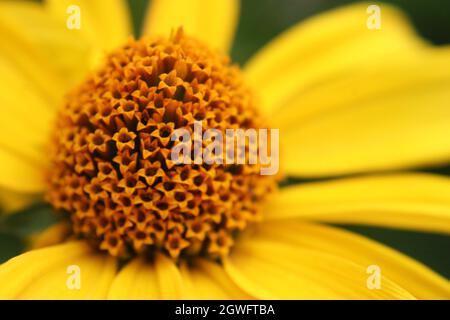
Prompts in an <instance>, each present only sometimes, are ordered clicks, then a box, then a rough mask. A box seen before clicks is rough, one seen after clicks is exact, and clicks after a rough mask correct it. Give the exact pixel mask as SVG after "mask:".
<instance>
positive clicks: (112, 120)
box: [0, 0, 450, 299]
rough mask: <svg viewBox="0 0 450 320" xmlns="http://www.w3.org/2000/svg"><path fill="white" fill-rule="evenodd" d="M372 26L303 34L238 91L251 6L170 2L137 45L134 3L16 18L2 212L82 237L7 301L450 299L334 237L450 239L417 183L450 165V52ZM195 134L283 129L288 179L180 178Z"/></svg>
mask: <svg viewBox="0 0 450 320" xmlns="http://www.w3.org/2000/svg"><path fill="white" fill-rule="evenodd" d="M74 5H75V7H74ZM367 7H368V5H367V4H357V5H352V6H349V7H344V8H341V9H338V10H335V11H333V12H329V13H324V14H322V15H320V16H317V17H313V18H311V19H309V20H307V21H305V22H302V23H300V24H298V25H296V26H294V27H292V28H290V29H289V30H288V31H286V32H284V33H283V34H281V35H280V36H278V37H277V38H276V39H274V40H273V41H271V42H270V43H269V44H267V45H266V46H265V47H264V48H263V49H261V50H260V51H259V52H258V53H257V54H256V55H255V56H254V57H253V58H251V59H250V61H249V62H248V63H247V64H246V65H245V67H244V68H243V70H242V71H241V70H240V69H239V68H238V67H237V66H235V65H233V64H232V63H231V62H230V59H229V58H228V57H227V56H226V55H225V54H226V52H227V51H228V50H229V48H230V45H231V43H232V38H233V33H234V29H235V26H236V24H237V20H238V11H239V10H238V9H239V4H238V2H237V1H234V0H214V1H209V0H192V1H184V0H153V1H152V2H151V5H150V7H149V11H148V14H147V17H146V20H145V24H144V30H143V34H144V37H143V38H142V39H140V40H134V39H132V38H130V35H131V28H130V21H129V19H128V16H127V12H126V5H125V4H124V2H123V1H120V0H98V1H97V0H96V1H92V0H89V1H88V0H77V1H75V0H70V1H69V0H67V1H66V0H48V1H45V2H44V3H43V4H38V3H32V2H17V1H14V2H1V3H0V16H1V19H0V34H1V35H2V40H3V41H1V43H0V46H1V51H0V52H1V55H0V57H1V61H0V68H1V73H0V80H1V87H0V88H1V89H0V90H1V91H2V94H1V98H0V99H1V106H2V107H1V108H2V109H1V117H0V121H1V125H0V130H1V134H0V164H1V166H0V170H1V172H0V188H1V195H2V204H3V205H4V206H9V207H18V206H22V205H25V204H26V203H27V202H28V201H29V199H30V198H33V199H35V197H36V194H40V195H42V194H44V195H45V199H46V200H47V201H49V202H50V203H51V204H52V205H53V207H54V208H55V210H56V211H58V212H59V213H61V216H62V217H63V219H66V220H65V221H66V222H64V223H63V224H59V225H56V226H54V227H52V228H51V229H50V230H48V231H46V232H44V233H43V234H42V235H41V236H40V237H39V238H38V239H37V240H36V242H35V246H40V247H41V248H38V249H35V250H30V251H29V252H26V253H24V254H22V255H19V256H17V257H15V258H13V259H11V260H9V261H8V262H6V263H4V264H3V265H1V266H0V283H1V286H0V298H8V299H11V298H19V299H28V298H32V299H33V298H38V299H51V298H62V299H68V298H81V299H104V298H112V299H177V298H188V299H191V298H194V299H196V298H206V299H217V298H219V299H220V298H235V299H241V298H243V299H268V298H269V299H315V298H317V299H413V298H419V299H434V298H443V299H446V298H447V299H448V298H450V284H449V282H448V281H447V280H446V279H444V278H442V277H441V276H439V275H437V274H436V273H434V272H433V271H431V270H430V269H428V268H427V267H426V266H424V265H422V264H420V263H418V262H415V261H414V260H412V259H410V258H408V257H406V256H404V255H402V254H401V253H399V252H396V251H394V250H392V249H390V248H387V247H385V246H383V245H381V244H378V243H375V242H374V241H371V240H369V239H366V238H364V237H362V236H358V235H356V234H353V233H351V232H348V231H344V230H341V229H339V228H336V227H331V226H328V225H325V224H323V223H353V224H355V223H362V224H370V225H377V226H384V227H395V228H406V229H412V230H422V231H429V232H441V233H447V234H448V233H449V232H450V181H449V179H448V178H446V177H441V176H437V175H433V174H425V173H421V174H420V173H413V172H408V171H407V170H408V169H412V168H414V167H417V166H422V165H436V164H442V163H446V162H447V161H448V160H449V159H450V134H449V128H450V107H449V103H448V101H450V89H449V88H450V51H449V48H446V47H444V48H434V47H432V46H430V45H428V44H427V43H425V42H424V41H422V40H421V39H419V38H418V37H417V36H416V35H415V34H414V32H413V31H412V30H411V28H410V26H409V24H408V23H407V22H406V19H405V18H404V17H403V16H402V14H401V13H400V12H398V11H397V10H396V9H394V8H392V7H390V6H386V5H382V6H381V12H382V28H381V29H380V30H369V29H368V28H367V27H366V20H367V13H366V9H367ZM74 8H75V9H74ZM72 9H73V10H75V11H76V9H79V10H80V11H79V13H80V14H81V16H80V17H81V25H80V28H79V29H77V28H76V29H74V30H69V29H68V28H67V27H66V24H67V16H68V13H70V12H72V11H73V10H72ZM180 27H182V29H181V28H180ZM63 97H65V98H63ZM194 121H200V122H202V124H203V125H204V127H205V128H216V129H221V130H225V129H227V128H264V127H270V128H279V129H280V139H281V150H280V172H281V173H280V175H278V176H261V175H260V174H259V171H258V169H259V168H258V166H252V165H224V164H212V165H198V164H187V165H176V164H174V163H173V162H172V161H171V159H170V158H169V150H170V148H171V147H172V146H173V144H172V142H171V141H170V135H171V133H172V132H173V131H174V130H175V129H177V128H187V129H189V128H191V127H192V124H193V123H194ZM362 173H364V175H363V174H362ZM367 173H371V174H367ZM330 176H331V177H341V178H336V179H333V180H318V181H317V182H313V183H303V184H300V185H290V186H287V187H286V186H284V187H283V186H280V187H279V186H278V184H279V182H280V181H281V180H280V179H282V178H283V177H306V178H321V177H330ZM345 177H347V178H345ZM373 270H376V271H377V272H378V274H377V275H378V277H379V279H378V285H376V286H371V285H370V283H369V282H370V277H371V276H372V274H371V272H372V271H373ZM72 272H75V273H77V274H75V275H78V276H79V278H78V280H76V281H75V282H76V283H75V284H76V285H75V286H73V283H71V281H72V280H73V278H71V277H73V276H75V275H74V274H72Z"/></svg>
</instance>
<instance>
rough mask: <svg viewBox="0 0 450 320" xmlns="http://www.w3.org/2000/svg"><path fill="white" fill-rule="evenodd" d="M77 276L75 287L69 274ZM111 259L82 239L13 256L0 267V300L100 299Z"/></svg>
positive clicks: (106, 285) (112, 267) (110, 271)
mask: <svg viewBox="0 0 450 320" xmlns="http://www.w3.org/2000/svg"><path fill="white" fill-rule="evenodd" d="M76 269H77V270H78V271H79V273H78V275H79V276H80V278H79V279H80V282H79V285H80V286H79V288H78V287H77V286H73V284H74V282H72V280H73V279H72V278H71V277H73V276H77V274H75V272H77V271H74V270H76ZM114 273H115V261H114V259H112V258H111V257H108V256H103V255H99V254H97V253H95V252H93V251H92V249H91V248H90V247H89V246H88V245H87V244H86V243H83V242H69V243H66V244H61V245H58V246H52V247H48V248H45V249H39V250H33V251H30V252H27V253H24V254H22V255H20V256H17V257H15V258H13V259H11V260H9V261H8V262H6V263H4V264H3V265H1V266H0V279H1V280H0V281H1V283H2V286H1V287H0V297H1V298H2V299H102V298H105V297H106V292H107V289H108V288H109V286H110V283H111V281H112V279H113V277H114Z"/></svg>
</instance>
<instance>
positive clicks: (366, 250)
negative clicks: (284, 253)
mask: <svg viewBox="0 0 450 320" xmlns="http://www.w3.org/2000/svg"><path fill="white" fill-rule="evenodd" d="M250 236H251V237H253V238H257V239H264V240H266V241H269V240H270V241H278V242H282V243H288V244H290V245H292V246H295V247H296V248H302V249H305V250H312V251H315V252H320V253H323V254H329V255H333V256H336V257H339V258H341V259H345V260H347V261H351V262H352V263H355V264H358V265H360V266H362V267H363V270H362V272H364V273H365V278H366V279H367V277H369V275H370V274H367V273H366V270H367V268H368V267H369V266H373V265H374V266H378V267H379V268H380V272H381V275H382V276H385V277H386V278H388V279H390V280H391V281H393V282H395V283H396V284H398V285H399V286H401V287H402V288H404V289H405V290H407V291H408V292H410V293H411V294H412V295H413V296H415V297H416V298H418V299H449V298H450V282H449V281H448V280H446V279H444V278H443V277H442V276H440V275H438V274H436V273H435V272H434V271H432V270H431V269H429V268H428V267H426V266H424V265H423V264H421V263H419V262H417V261H415V260H414V259H411V258H409V257H407V256H405V255H403V254H402V253H400V252H398V251H396V250H393V249H390V248H389V247H386V246H384V245H381V244H379V243H377V242H375V241H372V240H369V239H367V238H365V237H363V236H359V235H357V234H354V233H352V232H348V231H344V230H341V229H338V228H334V227H330V226H324V225H315V224H307V223H302V222H299V221H296V220H286V221H268V222H267V223H263V224H261V226H260V230H258V231H257V232H256V234H253V235H250ZM358 285H359V286H363V287H365V285H366V280H363V283H359V284H358ZM383 285H384V280H383V281H382V282H381V288H383Z"/></svg>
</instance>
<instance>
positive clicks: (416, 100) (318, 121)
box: [245, 4, 450, 177]
mask: <svg viewBox="0 0 450 320" xmlns="http://www.w3.org/2000/svg"><path fill="white" fill-rule="evenodd" d="M367 7H368V4H357V5H352V6H348V7H344V8H340V9H338V10H335V11H332V12H329V13H325V14H322V15H320V16H318V17H314V18H311V19H309V20H308V21H306V22H303V23H300V24H299V25H297V26H295V27H293V28H292V29H291V30H288V31H287V32H285V33H284V34H282V35H281V36H280V37H278V38H276V39H275V40H273V41H272V42H271V43H270V44H269V45H268V46H267V47H266V48H264V49H262V51H261V52H260V53H258V54H257V55H256V56H255V58H254V59H252V60H251V61H250V62H249V64H248V65H247V67H246V70H245V71H246V74H247V77H248V78H249V80H250V82H251V83H252V84H253V85H254V87H255V89H257V91H258V92H259V93H261V95H262V102H263V109H264V110H265V111H266V113H267V114H268V115H269V116H270V119H271V121H272V122H271V126H272V127H274V128H280V138H281V148H282V150H281V167H282V168H283V170H284V172H286V173H287V174H290V175H297V176H308V177H314V176H323V175H339V174H346V173H351V172H363V171H369V170H386V169H399V168H405V167H413V166H419V165H428V164H436V163H444V162H446V161H448V160H449V159H450V135H449V134H448V128H449V126H450V106H449V104H448V101H449V99H450V90H449V89H448V88H449V87H450V49H448V48H430V47H429V46H427V45H426V44H425V43H424V42H422V41H421V40H420V39H419V38H418V37H417V36H416V35H415V34H414V32H413V31H412V30H411V28H410V26H409V24H408V22H407V21H406V20H405V19H404V17H403V16H402V14H401V13H400V12H398V11H397V10H396V9H393V8H392V7H390V6H388V5H380V7H381V16H382V28H381V30H370V29H369V28H367V27H366V21H367V19H368V17H369V14H368V13H367V12H366V9H367ZM268 79H270V81H268Z"/></svg>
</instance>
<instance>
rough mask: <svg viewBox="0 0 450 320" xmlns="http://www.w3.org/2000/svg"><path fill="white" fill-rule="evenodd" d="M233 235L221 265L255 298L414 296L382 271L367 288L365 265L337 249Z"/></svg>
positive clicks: (382, 297)
mask: <svg viewBox="0 0 450 320" xmlns="http://www.w3.org/2000/svg"><path fill="white" fill-rule="evenodd" d="M275 227H276V225H275ZM297 236H298V237H301V234H297ZM239 240H240V241H239V243H238V244H237V246H236V248H234V250H233V252H232V254H231V256H230V257H229V258H227V259H225V260H224V266H225V270H226V271H227V272H228V274H229V275H230V277H231V278H232V279H233V280H234V281H235V282H236V283H237V284H238V285H239V286H240V287H241V288H242V289H243V290H245V291H247V292H249V293H250V294H252V295H253V296H255V297H257V298H262V299H413V298H414V297H413V296H412V295H411V294H409V293H408V292H407V291H406V290H404V289H402V288H401V287H400V286H398V285H397V284H395V283H393V282H392V281H390V280H389V279H387V278H386V277H382V279H381V281H382V284H383V285H382V287H381V289H379V290H373V289H369V288H368V287H367V281H366V279H367V274H366V268H365V267H364V266H362V265H359V264H357V263H354V262H353V261H351V260H347V259H345V258H343V257H341V256H339V255H333V254H329V253H326V252H322V251H319V250H311V249H309V248H305V247H301V246H298V245H295V243H294V242H291V243H290V242H288V241H278V240H274V239H272V238H268V237H264V235H263V234H262V233H261V235H257V236H255V235H249V236H247V237H245V238H242V239H239Z"/></svg>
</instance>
